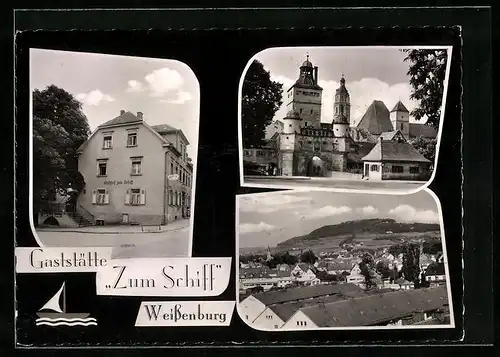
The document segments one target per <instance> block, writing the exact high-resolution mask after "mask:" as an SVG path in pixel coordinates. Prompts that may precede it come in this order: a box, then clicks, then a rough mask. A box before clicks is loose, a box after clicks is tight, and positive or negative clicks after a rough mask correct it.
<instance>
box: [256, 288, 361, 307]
mask: <svg viewBox="0 0 500 357" xmlns="http://www.w3.org/2000/svg"><path fill="white" fill-rule="evenodd" d="M325 295H343V296H351V297H354V296H363V295H364V291H363V289H361V288H360V287H358V286H356V285H354V284H324V285H311V286H300V287H293V288H288V289H283V290H275V291H266V292H263V293H258V294H254V295H253V296H254V297H255V298H256V299H257V300H259V301H261V302H262V303H263V304H264V305H272V304H279V303H284V302H293V301H295V302H296V301H299V300H304V299H310V298H315V297H319V296H325Z"/></svg>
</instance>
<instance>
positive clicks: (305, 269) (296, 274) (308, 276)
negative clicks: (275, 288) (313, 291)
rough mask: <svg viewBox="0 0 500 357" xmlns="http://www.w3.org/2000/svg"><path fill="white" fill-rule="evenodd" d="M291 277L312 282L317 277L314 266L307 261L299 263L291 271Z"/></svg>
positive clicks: (299, 280)
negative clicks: (306, 262)
mask: <svg viewBox="0 0 500 357" xmlns="http://www.w3.org/2000/svg"><path fill="white" fill-rule="evenodd" d="M290 274H291V277H292V279H293V280H295V281H298V282H310V281H312V280H314V279H315V278H316V274H315V273H314V270H313V266H311V265H309V264H305V263H299V264H297V265H295V267H294V268H293V269H292V271H291V273H290Z"/></svg>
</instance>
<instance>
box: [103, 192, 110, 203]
mask: <svg viewBox="0 0 500 357" xmlns="http://www.w3.org/2000/svg"><path fill="white" fill-rule="evenodd" d="M104 203H105V204H108V203H109V191H108V190H106V191H105V194H104Z"/></svg>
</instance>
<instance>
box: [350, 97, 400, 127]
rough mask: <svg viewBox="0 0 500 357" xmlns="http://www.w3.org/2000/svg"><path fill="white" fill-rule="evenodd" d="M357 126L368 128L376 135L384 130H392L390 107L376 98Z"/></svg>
mask: <svg viewBox="0 0 500 357" xmlns="http://www.w3.org/2000/svg"><path fill="white" fill-rule="evenodd" d="M357 127H358V128H363V129H366V130H368V132H370V133H371V134H374V135H379V134H381V133H383V132H384V131H392V129H393V128H392V123H391V119H390V118H389V109H387V107H386V106H385V104H384V102H382V101H381V100H374V101H373V102H372V104H370V106H369V107H368V109H367V110H366V112H365V114H364V115H363V117H362V118H361V120H360V121H359V123H358V125H357Z"/></svg>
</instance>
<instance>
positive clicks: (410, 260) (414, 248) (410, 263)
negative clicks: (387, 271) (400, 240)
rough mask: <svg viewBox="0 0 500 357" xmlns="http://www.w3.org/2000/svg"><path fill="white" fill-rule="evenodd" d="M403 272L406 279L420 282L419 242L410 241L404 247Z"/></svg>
mask: <svg viewBox="0 0 500 357" xmlns="http://www.w3.org/2000/svg"><path fill="white" fill-rule="evenodd" d="M401 271H402V273H403V274H404V277H405V279H406V280H408V281H411V282H414V283H417V284H418V283H419V278H420V247H419V246H418V245H417V244H414V243H410V244H407V245H405V246H404V249H403V267H402V268H401Z"/></svg>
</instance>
